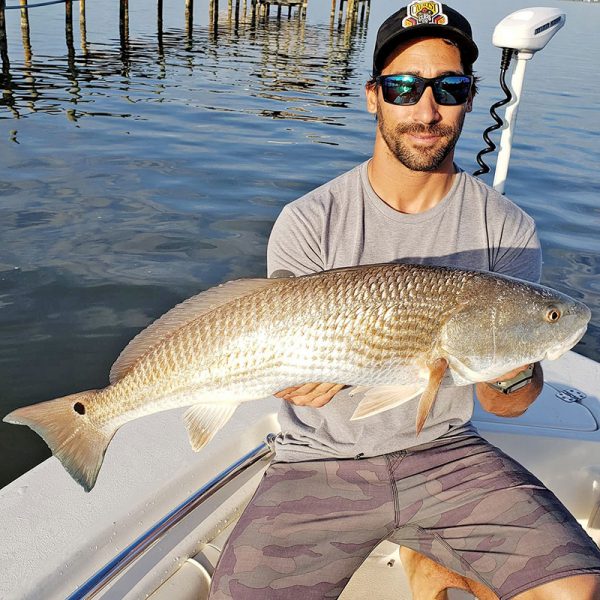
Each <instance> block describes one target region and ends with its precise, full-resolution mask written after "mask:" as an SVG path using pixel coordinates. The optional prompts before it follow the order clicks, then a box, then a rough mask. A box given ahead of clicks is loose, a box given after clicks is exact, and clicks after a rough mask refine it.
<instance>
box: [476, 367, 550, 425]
mask: <svg viewBox="0 0 600 600" xmlns="http://www.w3.org/2000/svg"><path fill="white" fill-rule="evenodd" d="M528 366H529V365H525V366H523V367H520V368H519V369H515V370H514V371H510V373H506V374H505V375H504V376H502V377H497V378H496V379H495V380H494V381H490V383H495V382H496V381H505V380H507V379H511V378H512V377H515V376H516V375H518V374H519V373H520V372H521V371H524V370H525V369H526V368H527V367H528ZM543 386H544V374H543V372H542V367H541V365H540V363H535V365H534V367H533V378H532V379H531V381H530V382H529V383H528V384H527V385H526V386H524V387H522V388H521V389H519V390H516V391H514V392H512V393H510V394H503V393H502V392H501V391H499V390H495V389H494V388H491V387H490V386H489V385H488V384H487V383H478V384H477V385H476V390H477V398H479V402H480V404H481V406H482V407H483V408H484V409H485V410H487V411H488V412H491V413H493V414H495V415H498V416H499V417H518V416H520V415H522V414H523V413H524V412H525V411H526V410H527V409H528V408H529V406H530V405H531V404H532V403H533V401H534V400H535V399H536V398H537V397H538V396H539V395H540V393H541V391H542V387H543Z"/></svg>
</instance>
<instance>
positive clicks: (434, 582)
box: [400, 547, 498, 600]
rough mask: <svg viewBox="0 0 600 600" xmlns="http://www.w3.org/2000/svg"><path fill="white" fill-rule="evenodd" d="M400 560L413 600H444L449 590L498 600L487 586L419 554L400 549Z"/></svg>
mask: <svg viewBox="0 0 600 600" xmlns="http://www.w3.org/2000/svg"><path fill="white" fill-rule="evenodd" d="M400 560H401V561H402V566H403V568H404V571H405V573H406V576H407V578H408V582H409V585H410V588H411V592H412V595H413V600H446V598H447V597H448V596H447V590H449V589H459V590H466V591H467V592H471V593H472V594H474V595H475V596H476V597H477V598H478V599H479V600H498V596H497V595H496V594H495V593H494V592H493V591H492V590H490V589H489V588H488V587H487V586H485V585H483V584H482V583H479V582H477V581H474V580H472V579H469V578H467V577H463V576H462V575H459V574H458V573H455V572H454V571H451V570H450V569H447V568H446V567H443V566H442V565H440V564H439V563H437V562H435V561H434V560H432V559H431V558H429V557H427V556H425V555H424V554H421V553H420V552H415V551H414V550H411V549H410V548H405V547H401V548H400Z"/></svg>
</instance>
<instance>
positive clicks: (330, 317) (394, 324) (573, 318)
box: [4, 264, 590, 490]
mask: <svg viewBox="0 0 600 600" xmlns="http://www.w3.org/2000/svg"><path fill="white" fill-rule="evenodd" d="M589 318H590V311H589V309H588V308H587V307H586V306H585V305H583V304H581V303H580V302H577V301H575V300H573V299H571V298H569V297H568V296H565V295H564V294H561V293H559V292H556V291H554V290H551V289H549V288H545V287H542V286H539V285H534V284H529V283H525V282H522V281H519V280H515V279H511V278H507V277H501V276H497V275H494V274H489V273H483V272H475V271H463V270H460V269H453V268H445V267H428V266H419V265H406V264H385V265H371V266H362V267H350V268H347V269H337V270H333V271H326V272H323V273H318V274H314V275H307V276H304V277H298V278H289V279H270V280H269V279H249V280H239V281H233V282H229V283H226V284H223V285H222V286H219V287H217V288H212V289H210V290H208V291H206V292H203V293H201V294H199V295H198V296H195V297H193V298H190V299H189V300H187V301H185V302H184V303H182V304H180V305H178V306H177V307H175V308H174V309H172V310H171V311H169V312H168V313H167V314H165V315H164V316H163V317H161V318H160V319H159V320H158V321H156V322H155V323H153V324H152V325H150V326H149V327H148V328H147V329H145V330H144V331H142V332H141V333H140V334H139V335H138V336H137V337H136V338H134V339H133V340H132V341H131V342H130V344H129V345H128V346H127V347H126V348H125V350H124V351H123V352H122V354H121V356H120V357H119V358H118V359H117V361H116V362H115V364H114V365H113V367H112V369H111V373H110V385H109V386H108V387H106V388H104V389H103V390H92V391H88V392H81V393H79V394H74V395H72V396H66V397H64V398H59V399H57V400H51V401H49V402H43V403H41V404H36V405H33V406H29V407H24V408H20V409H17V410H15V411H13V412H12V413H10V414H9V415H7V416H6V417H5V419H4V420H5V421H8V422H11V423H19V424H25V425H29V426H30V427H31V428H32V429H34V430H35V431H37V432H38V433H39V434H40V435H41V436H42V437H43V438H44V440H45V441H46V443H47V444H48V445H49V446H50V448H51V449H52V451H53V453H54V454H55V456H57V457H58V458H59V459H60V460H61V461H62V463H63V465H64V466H65V468H66V469H67V470H68V471H69V473H70V474H71V475H72V476H73V477H74V478H75V479H76V480H77V481H78V482H79V483H80V484H81V485H82V486H83V487H84V488H85V489H86V490H89V489H91V488H92V487H93V485H94V483H95V481H96V477H97V474H98V471H99V469H100V466H101V464H102V459H103V456H104V453H105V451H106V447H107V446H108V443H109V442H110V440H111V438H112V436H113V435H114V434H115V432H116V431H117V429H118V428H119V427H120V426H121V425H123V424H124V423H126V422H128V421H130V420H132V419H135V418H138V417H141V416H144V415H148V414H151V413H154V412H157V411H161V410H166V409H170V408H174V407H178V406H190V409H189V410H188V411H187V412H186V413H185V416H184V420H185V423H186V427H187V429H188V433H189V436H190V441H191V444H192V446H193V448H194V449H195V450H199V449H200V448H202V447H203V446H204V445H205V444H206V443H208V441H210V439H211V438H212V436H213V435H214V434H215V433H216V432H217V431H218V430H219V429H220V428H221V427H222V426H223V425H224V424H225V423H226V422H227V421H228V419H229V418H230V417H231V415H232V414H233V412H234V411H235V409H236V407H237V406H238V405H239V404H240V403H241V402H244V401H248V400H255V399H259V398H263V397H266V396H269V395H271V394H274V393H276V392H277V391H279V390H282V389H284V388H286V387H290V386H293V385H299V384H302V383H306V382H308V381H324V382H325V381H326V382H336V383H341V384H346V385H349V386H355V389H356V390H360V391H362V392H365V394H364V398H363V400H361V402H360V403H359V404H358V406H357V408H356V411H355V413H354V415H353V417H352V418H353V419H360V418H364V417H368V416H370V415H373V414H376V413H378V412H382V411H384V410H389V409H390V408H393V407H394V406H397V405H399V404H401V403H402V402H406V401H407V400H409V399H411V398H414V397H416V396H419V395H421V399H420V402H419V411H418V414H417V431H420V429H421V428H422V427H423V424H424V422H425V419H426V418H427V415H428V413H429V410H430V409H431V406H432V405H433V402H434V401H435V397H436V393H437V390H438V388H439V386H440V385H448V384H453V385H468V384H471V383H473V382H476V381H485V380H489V379H492V378H494V377H499V376H501V375H503V374H504V373H506V372H508V371H510V370H512V369H514V368H517V367H519V366H521V365H524V364H526V363H529V362H534V361H538V360H541V359H543V358H546V357H547V358H557V357H558V356H560V355H561V354H562V353H564V352H566V351H567V350H568V349H569V348H571V347H572V346H574V345H575V344H576V343H577V341H579V339H580V338H581V337H582V336H583V334H584V332H585V329H586V326H587V322H588V321H589ZM445 375H448V377H447V378H446V379H445V380H444V382H443V381H442V380H443V379H444V376H445ZM307 410H318V409H307Z"/></svg>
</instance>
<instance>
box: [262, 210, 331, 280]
mask: <svg viewBox="0 0 600 600" xmlns="http://www.w3.org/2000/svg"><path fill="white" fill-rule="evenodd" d="M315 221H316V215H313V214H311V213H303V212H302V211H300V210H299V209H297V208H296V207H295V205H294V203H292V204H291V205H287V206H285V207H284V209H283V210H282V211H281V214H280V215H279V217H278V219H277V220H276V221H275V224H274V225H273V230H272V231H271V235H270V237H269V243H268V246H267V274H268V276H269V277H290V276H292V275H294V276H300V275H308V274H309V273H316V272H319V271H323V270H324V266H323V259H322V256H321V240H320V236H319V234H318V225H317V223H316V222H315Z"/></svg>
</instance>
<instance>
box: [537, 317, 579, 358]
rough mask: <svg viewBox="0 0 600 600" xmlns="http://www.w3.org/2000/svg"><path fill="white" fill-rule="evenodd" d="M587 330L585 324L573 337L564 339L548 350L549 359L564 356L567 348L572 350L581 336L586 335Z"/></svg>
mask: <svg viewBox="0 0 600 600" xmlns="http://www.w3.org/2000/svg"><path fill="white" fill-rule="evenodd" d="M586 330H587V325H584V326H583V327H582V328H581V329H578V330H577V331H576V332H575V333H574V334H573V335H572V336H571V337H569V338H567V339H566V340H564V341H562V342H561V343H560V344H556V346H552V348H549V349H548V351H547V352H546V358H547V359H548V360H556V359H557V358H558V357H559V356H562V355H563V354H564V353H565V352H566V351H567V350H570V349H571V348H572V347H573V346H575V344H577V342H579V340H581V338H582V337H583V336H584V334H585V332H586Z"/></svg>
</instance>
